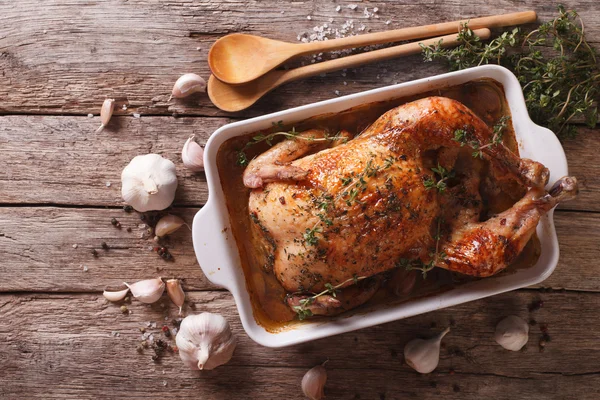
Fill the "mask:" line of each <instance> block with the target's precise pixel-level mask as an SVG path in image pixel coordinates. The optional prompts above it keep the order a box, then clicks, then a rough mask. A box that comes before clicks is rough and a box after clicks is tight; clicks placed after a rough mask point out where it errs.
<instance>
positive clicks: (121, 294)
mask: <svg viewBox="0 0 600 400" xmlns="http://www.w3.org/2000/svg"><path fill="white" fill-rule="evenodd" d="M127 293H129V288H127V289H124V290H119V291H116V292H111V291H108V290H105V291H104V292H103V293H102V295H103V296H104V298H105V299H106V300H108V301H113V302H115V301H121V300H123V299H124V298H125V296H127Z"/></svg>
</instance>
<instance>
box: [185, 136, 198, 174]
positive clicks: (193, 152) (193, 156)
mask: <svg viewBox="0 0 600 400" xmlns="http://www.w3.org/2000/svg"><path fill="white" fill-rule="evenodd" d="M194 136H195V135H192V136H190V138H189V139H188V140H187V141H186V142H185V144H184V145H183V150H181V159H182V161H183V165H185V166H186V168H188V169H190V170H192V171H194V172H198V171H204V149H203V148H202V147H201V146H200V145H199V144H198V143H196V142H195V141H194Z"/></svg>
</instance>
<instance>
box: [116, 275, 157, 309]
mask: <svg viewBox="0 0 600 400" xmlns="http://www.w3.org/2000/svg"><path fill="white" fill-rule="evenodd" d="M125 285H127V287H128V288H129V290H131V294H132V295H133V297H135V298H136V299H138V300H139V301H141V302H142V303H146V304H152V303H154V302H156V301H158V299H160V296H162V294H163V292H164V291H165V283H164V282H163V280H162V279H161V278H156V279H146V280H144V281H139V282H136V283H132V284H131V285H130V284H128V283H127V282H125Z"/></svg>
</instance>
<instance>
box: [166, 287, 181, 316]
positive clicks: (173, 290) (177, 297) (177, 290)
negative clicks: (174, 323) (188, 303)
mask: <svg viewBox="0 0 600 400" xmlns="http://www.w3.org/2000/svg"><path fill="white" fill-rule="evenodd" d="M167 294H168V295H169V298H170V299H171V301H172V302H173V304H175V305H176V306H177V307H179V315H181V309H182V307H183V303H184V302H185V292H184V291H183V288H182V287H181V281H180V280H179V279H169V280H168V281H167Z"/></svg>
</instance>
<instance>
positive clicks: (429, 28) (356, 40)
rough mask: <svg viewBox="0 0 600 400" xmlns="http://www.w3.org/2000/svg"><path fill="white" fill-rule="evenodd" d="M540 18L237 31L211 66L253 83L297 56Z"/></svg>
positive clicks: (213, 54)
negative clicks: (328, 33)
mask: <svg viewBox="0 0 600 400" xmlns="http://www.w3.org/2000/svg"><path fill="white" fill-rule="evenodd" d="M536 18H537V16H536V13H535V11H523V12H517V13H511V14H502V15H493V16H489V17H481V18H473V19H464V20H460V21H452V22H444V23H440V24H433V25H424V26H417V27H411V28H402V29H395V30H390V31H385V32H376V33H368V34H365V35H356V36H350V37H346V38H340V39H332V40H325V41H319V42H312V43H287V42H281V41H278V40H272V39H267V38H263V37H260V36H254V35H245V34H241V33H234V34H231V35H227V36H224V37H222V38H220V39H219V40H217V41H216V42H215V43H214V44H213V45H212V47H211V49H210V51H209V53H208V65H209V66H210V69H211V71H212V73H213V75H214V76H216V77H217V78H218V79H219V80H221V81H223V82H225V83H229V84H232V85H236V84H242V83H247V82H250V81H251V80H254V79H256V78H258V77H260V76H261V75H263V74H265V73H267V72H268V71H270V70H272V69H273V68H275V67H277V66H278V65H280V64H282V63H283V62H285V61H287V60H289V59H290V58H292V57H296V56H301V55H306V54H313V53H319V52H325V51H330V50H339V49H348V48H354V47H362V46H368V45H372V44H381V43H393V42H399V41H403V40H414V39H422V38H428V37H432V36H441V35H447V34H450V33H453V32H456V31H458V29H459V27H460V24H461V23H465V22H468V23H469V28H471V29H479V28H497V27H502V26H512V25H520V24H526V23H529V22H535V20H536Z"/></svg>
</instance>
